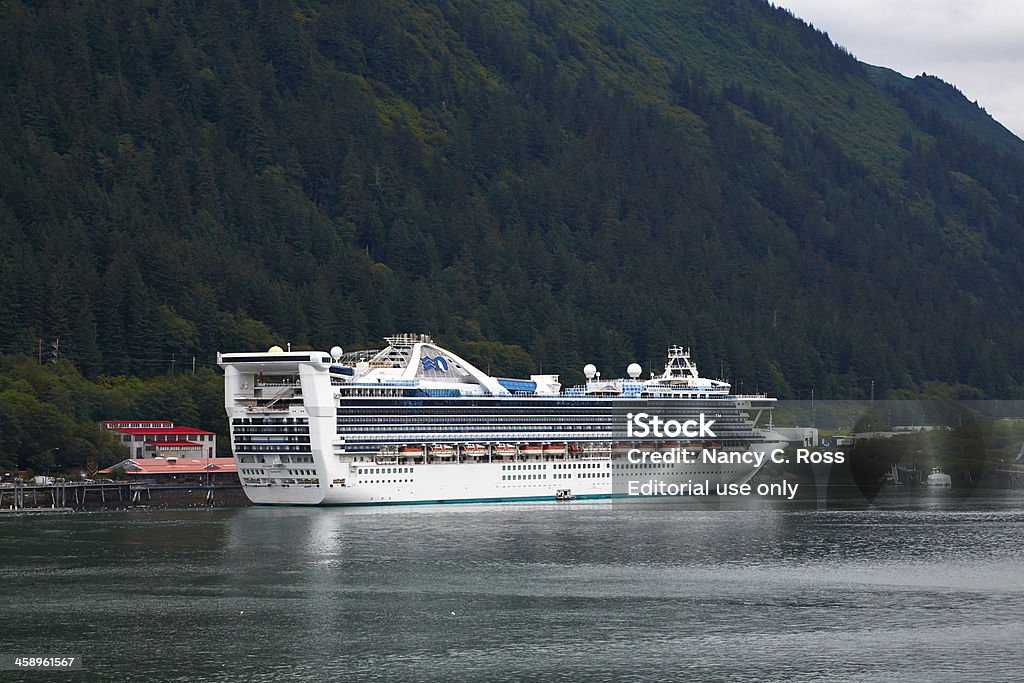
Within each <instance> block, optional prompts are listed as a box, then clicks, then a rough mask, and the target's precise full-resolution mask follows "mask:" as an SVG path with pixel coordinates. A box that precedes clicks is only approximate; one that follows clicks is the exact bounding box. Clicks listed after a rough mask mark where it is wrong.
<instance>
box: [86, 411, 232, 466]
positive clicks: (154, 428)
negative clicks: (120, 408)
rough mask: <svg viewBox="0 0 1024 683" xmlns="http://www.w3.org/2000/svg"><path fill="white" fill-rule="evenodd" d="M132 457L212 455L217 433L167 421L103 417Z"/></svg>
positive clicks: (106, 425) (200, 456)
mask: <svg viewBox="0 0 1024 683" xmlns="http://www.w3.org/2000/svg"><path fill="white" fill-rule="evenodd" d="M100 426H101V427H103V428H104V429H108V430H110V431H112V432H114V433H115V434H116V435H117V436H118V440H119V441H120V442H121V443H123V444H124V445H125V447H126V448H127V449H128V454H129V455H130V456H131V457H132V458H133V459H142V458H213V457H215V456H216V455H217V435H216V434H214V433H213V432H208V431H206V430H203V429H196V428H195V427H184V426H175V425H174V423H173V422H171V421H170V420H104V421H102V422H100Z"/></svg>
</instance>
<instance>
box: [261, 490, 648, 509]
mask: <svg viewBox="0 0 1024 683" xmlns="http://www.w3.org/2000/svg"><path fill="white" fill-rule="evenodd" d="M623 497H625V498H628V497H630V496H628V495H626V494H617V493H582V494H580V495H578V496H576V497H575V498H573V500H597V499H600V498H623ZM632 497H633V498H636V496H632ZM538 501H547V502H549V503H554V502H562V501H557V499H556V498H555V497H554V496H526V497H522V496H520V497H515V498H446V499H442V500H382V501H379V502H378V501H372V502H365V503H253V505H268V506H273V507H369V506H376V505H462V504H466V503H520V502H538ZM564 502H568V501H564Z"/></svg>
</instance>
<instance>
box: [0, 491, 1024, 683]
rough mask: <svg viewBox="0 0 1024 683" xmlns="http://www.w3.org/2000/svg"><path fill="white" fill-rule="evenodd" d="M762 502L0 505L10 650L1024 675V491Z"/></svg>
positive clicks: (147, 673)
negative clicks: (180, 507)
mask: <svg viewBox="0 0 1024 683" xmlns="http://www.w3.org/2000/svg"><path fill="white" fill-rule="evenodd" d="M758 505H760V506H761V509H755V510H731V511H722V510H717V509H711V508H713V507H715V506H708V505H705V506H701V505H699V504H694V505H692V506H688V507H687V506H684V507H683V508H682V509H679V508H678V507H674V508H672V509H663V508H659V507H658V506H652V505H644V504H632V505H630V504H623V503H615V504H610V503H602V504H588V503H578V502H574V503H570V504H565V503H561V504H519V505H515V504H507V505H471V506H431V507H403V508H383V509H373V508H365V509H320V510H307V509H295V508H285V509H263V508H260V509H254V508H250V509H241V510H222V511H195V510H188V511H170V512H168V511H145V510H142V511H134V512H119V513H96V514H76V515H73V516H60V517H46V518H42V517H35V518H26V517H19V518H11V517H0V557H2V559H0V585H2V586H3V595H4V597H3V600H4V604H3V609H2V610H0V653H8V654H14V653H24V654H30V653H45V652H48V651H53V652H57V653H67V654H71V653H75V654H81V655H83V656H84V658H85V659H84V662H85V671H83V672H79V673H77V674H72V673H49V674H34V675H31V676H25V679H27V680H42V679H44V678H45V679H47V680H57V679H59V680H69V679H72V680H74V679H77V680H100V679H110V680H125V679H134V680H154V679H155V680H182V681H184V680H196V679H204V678H205V679H215V680H224V681H243V680H244V681H250V680H256V681H261V680H262V681H278V680H307V679H333V680H387V681H394V680H452V679H458V680H519V679H523V678H540V677H557V676H565V677H567V678H568V679H569V680H597V681H602V680H607V681H612V680H624V679H648V680H678V679H690V680H752V681H754V680H757V681H762V680H829V681H832V680H871V681H875V680H893V679H899V680H913V681H919V680H948V681H960V680H965V679H967V680H1020V678H1021V676H1022V675H1024V673H1022V671H1024V494H1021V493H1020V492H1011V493H993V494H990V495H988V496H982V495H978V494H974V495H973V496H971V497H969V498H965V497H963V496H962V495H960V496H958V495H957V494H956V493H955V492H954V493H953V494H949V493H945V494H931V495H929V494H926V493H921V494H914V495H906V494H899V495H894V496H892V497H883V498H881V499H879V500H876V504H875V505H874V506H872V507H869V508H866V509H865V508H864V507H863V506H857V507H856V509H845V510H843V509H840V510H831V511H822V510H816V509H814V507H815V506H814V505H813V504H811V503H807V504H798V503H796V502H787V503H771V504H768V503H759V504H758ZM758 505H754V506H753V507H757V506H758ZM453 613H454V614H453ZM19 675H21V674H17V673H11V672H2V673H0V680H17V677H18V676H19Z"/></svg>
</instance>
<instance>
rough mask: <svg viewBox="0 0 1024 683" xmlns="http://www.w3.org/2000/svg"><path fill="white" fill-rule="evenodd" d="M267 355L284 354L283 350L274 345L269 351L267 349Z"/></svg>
mask: <svg viewBox="0 0 1024 683" xmlns="http://www.w3.org/2000/svg"><path fill="white" fill-rule="evenodd" d="M267 353H284V349H282V348H281V347H280V346H278V345H277V344H275V345H274V346H271V347H270V348H269V349H267Z"/></svg>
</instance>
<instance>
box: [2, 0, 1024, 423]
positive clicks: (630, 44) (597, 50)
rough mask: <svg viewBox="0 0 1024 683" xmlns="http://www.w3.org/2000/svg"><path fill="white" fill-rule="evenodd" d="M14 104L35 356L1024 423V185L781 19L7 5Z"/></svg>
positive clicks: (383, 5)
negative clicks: (323, 368) (949, 398)
mask: <svg viewBox="0 0 1024 683" xmlns="http://www.w3.org/2000/svg"><path fill="white" fill-rule="evenodd" d="M0 82H2V85H3V88H2V91H0V178H2V182H0V245H2V249H0V293H2V294H0V329H2V330H3V333H2V336H0V351H2V352H3V353H4V354H18V353H26V354H35V353H36V352H37V350H38V348H39V345H40V340H42V342H41V343H42V346H43V353H44V356H45V355H46V354H48V353H49V344H50V343H51V342H52V341H53V340H55V339H57V338H59V339H60V353H61V356H62V357H63V358H66V359H69V360H71V361H72V362H74V363H75V365H76V366H77V367H78V368H79V369H80V370H81V371H82V373H84V374H85V375H86V376H87V377H95V376H98V375H101V374H106V375H117V374H123V373H131V374H139V375H153V374H159V373H167V372H169V371H172V370H175V369H176V370H180V369H182V367H183V366H185V365H187V366H189V367H190V365H191V359H192V357H193V356H195V357H196V358H197V362H198V364H199V365H200V366H206V367H209V366H211V365H212V364H213V361H214V356H215V352H216V351H218V350H221V351H238V350H246V349H251V348H265V347H267V346H269V345H270V344H272V343H281V344H283V343H284V342H286V341H290V342H291V343H292V345H293V346H295V347H298V346H314V347H318V348H326V347H330V346H332V345H334V344H340V345H342V346H344V347H345V348H358V347H362V346H378V345H379V338H380V337H381V336H383V335H385V334H388V333H391V332H394V331H428V332H431V333H432V334H434V336H435V337H436V338H438V339H439V340H442V341H443V342H445V343H447V344H449V345H451V346H453V347H454V348H455V349H457V350H459V351H462V352H464V353H465V354H466V355H467V356H468V357H470V358H471V359H474V360H476V361H479V362H480V364H481V365H482V366H483V367H488V366H489V367H491V369H492V370H493V371H494V372H498V371H500V372H502V373H505V374H510V375H511V374H521V373H525V372H529V371H531V370H532V371H537V370H538V369H540V368H541V367H543V369H544V370H545V371H551V372H562V373H563V374H564V375H567V379H570V380H571V379H573V378H574V377H578V373H579V371H578V368H580V367H582V365H583V364H584V363H585V362H594V363H596V364H597V365H598V366H599V368H600V369H601V370H602V372H604V373H605V374H606V375H611V374H619V373H621V371H622V370H624V368H625V366H626V364H627V363H629V362H631V361H634V360H637V361H640V362H641V363H643V364H644V366H645V367H646V366H647V365H648V363H651V362H653V363H654V364H655V365H656V364H657V363H659V362H660V361H661V359H662V358H663V354H664V348H665V347H666V346H668V345H669V344H670V343H682V344H686V345H692V346H693V347H694V353H695V357H696V359H697V361H698V362H699V363H700V364H701V367H703V368H704V369H705V370H706V371H708V373H709V374H713V375H719V374H722V375H724V376H725V378H726V379H730V380H733V381H734V383H735V384H736V387H737V388H742V389H743V390H753V389H755V388H756V389H760V390H762V391H770V392H772V393H774V394H776V395H779V396H781V397H794V398H796V397H801V396H803V397H806V396H807V395H808V394H809V390H810V389H811V388H815V389H816V392H817V393H816V395H817V396H818V397H822V398H824V397H834V398H841V397H858V396H865V395H866V394H867V393H868V391H869V387H870V385H871V382H872V381H874V383H875V391H876V392H877V393H878V395H879V396H882V395H884V394H885V392H886V391H887V390H890V389H896V388H899V389H909V390H915V389H917V388H919V387H921V386H922V384H923V383H924V382H926V381H939V382H944V383H947V384H950V385H958V384H959V385H966V387H969V388H970V389H964V391H974V392H975V393H977V394H979V395H981V394H984V395H988V396H993V397H1005V398H1009V397H1020V396H1022V395H1024V369H1022V366H1021V362H1020V359H1021V358H1024V335H1022V334H1021V332H1022V330H1024V296H1022V294H1024V227H1022V226H1024V206H1022V200H1021V197H1022V195H1024V193H1022V189H1024V188H1022V184H1024V155H1022V154H1021V153H1020V152H1019V151H1018V150H1019V148H1018V150H1015V149H1014V145H1013V143H1012V142H1006V141H1005V140H997V141H994V140H993V139H992V138H989V137H987V136H986V135H985V134H984V133H979V129H978V127H977V126H975V125H973V124H971V123H970V121H969V120H968V118H969V117H967V115H966V114H963V113H962V112H964V111H973V110H971V109H970V107H973V105H970V104H969V103H966V101H964V102H963V103H961V104H963V105H965V106H968V109H958V108H950V107H945V108H943V107H937V106H934V103H933V102H932V103H930V102H929V101H928V100H926V99H925V98H924V96H923V95H922V93H921V92H920V89H918V88H913V87H903V88H900V87H894V86H893V84H892V83H891V82H888V83H887V82H885V79H878V78H877V74H874V75H873V74H872V73H871V72H870V71H869V69H868V68H867V67H866V66H865V65H863V64H861V63H860V62H858V61H857V60H856V59H855V58H854V57H853V56H852V55H850V54H849V53H848V52H846V51H845V50H843V49H841V48H838V47H836V46H834V45H833V44H832V43H831V41H830V40H829V39H828V37H827V35H825V34H822V33H820V32H818V31H817V30H815V29H814V28H812V27H810V26H808V25H806V24H805V23H803V22H801V21H799V20H797V19H795V18H794V17H793V16H791V15H790V14H789V13H788V12H786V11H785V10H782V9H778V8H774V7H772V6H771V5H768V4H766V3H763V2H759V1H755V0H704V1H699V2H697V1H682V0H631V1H629V2H626V1H625V0H604V1H600V0H581V1H579V2H564V1H563V0H525V1H523V2H515V1H510V2H483V1H479V0H438V1H435V0H401V1H398V0H396V1H393V2H386V1H380V2H377V1H374V0H357V1H350V2H327V1H321V0H259V1H253V2H245V1H241V0H226V1H217V0H213V1H211V2H193V1H190V0H158V1H156V2H151V1H147V2H142V1H139V0H125V1H123V2H95V1H93V0H78V1H68V2H29V1H28V0H7V1H6V2H4V3H2V4H0ZM975 109H976V108H975ZM958 111H959V112H961V113H960V114H957V113H956V112H958ZM1004 143H1005V144H1004ZM183 359H184V360H183ZM175 364H176V365H175ZM146 417H153V416H146ZM156 417H168V418H174V416H172V415H167V416H156Z"/></svg>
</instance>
